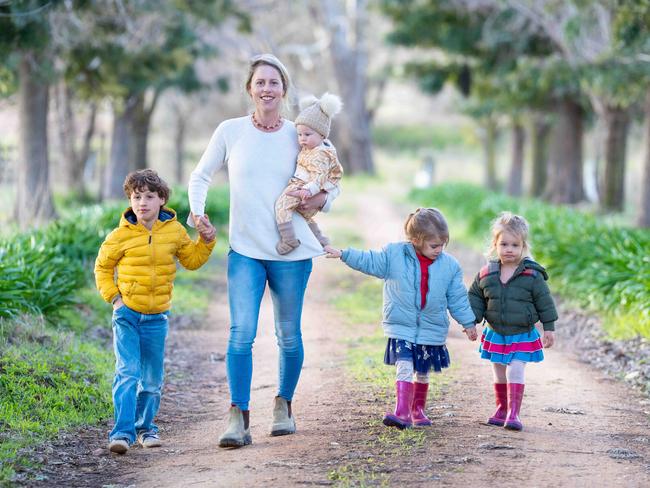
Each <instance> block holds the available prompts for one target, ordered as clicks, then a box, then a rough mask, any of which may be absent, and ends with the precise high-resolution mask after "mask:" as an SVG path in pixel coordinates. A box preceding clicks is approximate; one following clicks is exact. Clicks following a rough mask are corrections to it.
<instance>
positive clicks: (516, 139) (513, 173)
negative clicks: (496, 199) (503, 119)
mask: <svg viewBox="0 0 650 488" xmlns="http://www.w3.org/2000/svg"><path fill="white" fill-rule="evenodd" d="M525 142H526V131H525V130H524V127H523V126H522V125H521V123H520V122H519V121H513V124H512V164H511V166H510V177H509V178H508V194H509V195H512V196H514V197H519V196H521V194H522V187H523V184H522V182H523V178H524V143H525Z"/></svg>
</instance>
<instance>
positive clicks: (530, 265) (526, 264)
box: [517, 258, 548, 280]
mask: <svg viewBox="0 0 650 488" xmlns="http://www.w3.org/2000/svg"><path fill="white" fill-rule="evenodd" d="M519 268H521V271H523V270H524V269H534V270H535V271H539V272H540V273H541V274H542V276H543V277H544V280H548V274H547V273H546V269H544V266H542V265H541V264H539V263H537V262H535V261H533V260H532V259H530V258H524V260H523V261H522V262H521V263H520V264H519ZM519 268H517V271H519Z"/></svg>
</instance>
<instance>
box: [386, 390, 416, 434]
mask: <svg viewBox="0 0 650 488" xmlns="http://www.w3.org/2000/svg"><path fill="white" fill-rule="evenodd" d="M395 390H396V393H397V402H396V404H395V412H394V413H387V414H386V415H384V425H387V426H388V427H397V428H398V429H408V428H409V427H411V426H412V425H413V420H412V418H411V405H412V404H413V383H411V382H410V381H396V382H395Z"/></svg>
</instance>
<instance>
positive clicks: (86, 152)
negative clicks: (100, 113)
mask: <svg viewBox="0 0 650 488" xmlns="http://www.w3.org/2000/svg"><path fill="white" fill-rule="evenodd" d="M96 121H97V102H91V104H90V113H89V114H88V121H87V123H86V130H85V131H84V138H83V143H82V145H81V151H80V152H79V156H78V158H79V159H78V163H79V166H80V167H81V174H82V179H83V180H84V184H83V189H84V190H83V193H82V197H85V196H86V195H87V191H86V182H85V178H84V176H85V175H84V173H85V171H86V165H87V164H88V160H89V159H90V151H91V149H90V148H91V144H92V140H93V136H94V135H95V122H96Z"/></svg>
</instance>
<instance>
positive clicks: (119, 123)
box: [102, 97, 137, 200]
mask: <svg viewBox="0 0 650 488" xmlns="http://www.w3.org/2000/svg"><path fill="white" fill-rule="evenodd" d="M136 103H137V99H136V97H128V98H127V99H126V100H125V101H124V106H121V107H115V106H114V107H113V135H112V138H111V154H110V159H109V161H108V165H107V166H106V172H105V178H104V185H103V187H102V198H103V199H105V200H106V199H116V198H122V197H123V196H124V190H123V185H124V178H126V175H127V174H128V173H129V171H131V169H132V168H133V165H132V163H131V157H132V155H133V153H134V151H133V149H132V146H133V143H134V141H133V138H132V137H131V130H132V128H133V117H134V111H135V108H136Z"/></svg>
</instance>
